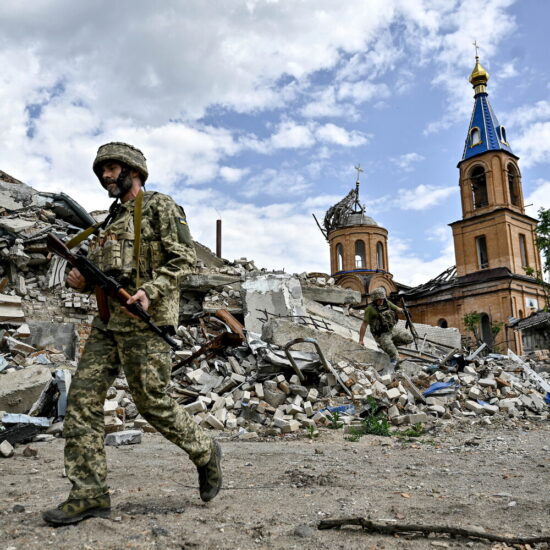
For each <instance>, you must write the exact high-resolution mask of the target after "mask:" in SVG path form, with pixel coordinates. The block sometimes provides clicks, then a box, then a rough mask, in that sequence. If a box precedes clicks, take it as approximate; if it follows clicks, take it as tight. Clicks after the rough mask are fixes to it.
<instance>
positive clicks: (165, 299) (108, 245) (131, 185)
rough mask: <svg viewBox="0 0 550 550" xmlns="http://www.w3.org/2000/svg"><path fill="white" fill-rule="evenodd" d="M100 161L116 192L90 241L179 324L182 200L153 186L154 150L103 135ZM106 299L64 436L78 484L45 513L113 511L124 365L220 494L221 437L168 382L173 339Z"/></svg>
mask: <svg viewBox="0 0 550 550" xmlns="http://www.w3.org/2000/svg"><path fill="white" fill-rule="evenodd" d="M93 170H94V172H95V174H96V175H97V177H98V179H99V181H100V183H101V185H102V186H103V187H104V189H105V190H106V191H107V192H108V194H109V196H110V197H113V198H115V199H116V201H115V202H114V203H113V206H112V207H111V209H110V214H109V216H108V218H107V219H106V221H105V222H104V223H103V224H102V226H101V227H100V228H99V230H98V231H97V232H96V235H95V237H94V239H93V241H92V243H91V244H90V248H89V258H90V260H92V261H93V262H94V263H95V264H96V265H97V266H98V267H99V268H100V269H102V270H103V271H105V272H106V273H108V274H109V275H112V276H114V277H116V278H117V280H118V281H119V282H120V283H122V284H123V285H124V286H125V287H126V288H127V289H128V291H129V292H130V294H131V295H132V296H131V298H130V299H129V300H128V304H130V303H134V302H139V303H140V304H141V306H142V307H143V309H145V310H147V311H148V312H149V313H150V314H151V317H152V321H153V322H154V323H156V324H157V325H159V326H164V327H172V328H174V327H175V326H176V323H177V320H178V311H179V281H180V279H181V277H182V276H183V275H185V274H187V273H189V272H190V271H191V270H192V269H193V265H194V262H195V250H194V247H193V241H192V239H191V235H190V232H189V228H188V226H187V222H186V219H185V213H184V212H183V209H182V208H180V207H179V206H178V205H176V203H175V202H174V201H173V200H172V199H171V198H170V197H168V196H166V195H163V194H161V193H157V192H154V191H144V189H143V187H144V184H145V181H146V179H147V176H148V170H147V165H146V162H145V157H144V156H143V153H142V152H141V151H140V150H139V149H136V148H135V147H132V146H131V145H127V144H125V143H119V142H114V143H107V144H106V145H102V146H101V147H100V148H99V150H98V152H97V156H96V158H95V160H94V163H93ZM77 239H78V237H77ZM67 284H68V285H70V286H71V287H73V288H75V289H78V290H80V291H82V290H85V289H87V288H88V284H87V281H86V280H85V279H84V278H83V277H82V275H81V273H80V272H79V271H78V270H77V269H74V268H73V269H72V270H71V271H70V272H69V274H68V276H67ZM104 309H106V312H105V311H103V314H101V315H98V316H97V317H96V318H95V319H94V321H93V323H92V331H91V334H90V336H89V338H88V340H87V342H86V346H85V348H84V352H83V354H82V359H81V360H80V363H79V365H78V369H77V372H76V374H75V376H74V377H73V380H72V384H71V387H70V391H69V398H68V408H67V415H66V417H65V423H64V437H65V469H66V472H67V477H68V478H69V480H70V482H71V483H72V489H71V492H70V494H69V497H68V499H67V500H65V501H64V502H62V503H61V504H60V505H59V506H57V507H56V508H53V509H50V510H47V511H45V512H44V513H43V518H44V520H45V521H46V522H48V523H50V524H53V525H63V524H70V523H76V522H78V521H81V520H82V519H85V518H87V517H92V516H97V517H104V516H107V515H108V514H109V512H110V509H111V502H110V496H109V493H108V487H107V484H106V476H107V464H106V460H105V449H104V437H105V427H104V419H103V405H104V401H105V396H106V393H107V390H108V388H109V387H110V386H111V385H112V384H113V382H114V380H115V378H116V377H117V375H118V373H119V370H121V369H122V371H123V372H124V374H125V375H126V379H127V382H128V386H129V388H130V391H131V393H132V395H133V397H134V401H135V404H136V406H137V408H138V410H139V412H140V413H141V414H142V416H143V417H144V418H145V419H146V420H147V421H148V422H150V423H151V425H152V426H154V428H156V430H158V431H159V432H160V433H161V434H162V435H163V436H164V437H166V438H167V439H168V440H170V441H171V442H172V443H175V444H176V445H177V446H178V447H180V448H182V449H183V450H184V451H185V452H186V453H187V454H188V455H189V458H190V459H191V460H192V461H193V463H194V464H195V465H196V467H197V470H198V474H199V491H200V497H201V499H202V500H203V501H209V500H212V499H213V498H214V497H215V496H216V494H217V493H218V491H219V490H220V488H221V484H222V473H221V467H220V461H221V449H220V447H219V445H218V443H217V442H216V441H214V440H212V439H211V438H210V437H209V436H208V435H206V433H205V432H204V431H203V430H202V429H201V428H200V427H199V426H198V425H197V424H196V423H195V421H194V420H193V418H192V417H191V416H190V415H189V414H188V413H187V411H186V410H185V409H184V408H183V407H181V406H179V405H178V404H177V403H176V402H175V401H174V400H173V399H171V398H170V397H169V396H168V395H167V394H166V392H165V389H166V386H167V384H168V382H169V381H170V374H171V360H170V350H169V346H168V344H167V343H165V342H164V340H162V339H161V338H159V337H158V336H157V335H156V334H154V333H153V332H150V331H148V330H147V328H146V325H145V324H144V323H143V322H142V321H141V320H139V319H137V318H136V317H134V316H133V315H131V314H130V313H129V312H128V311H127V310H126V309H125V308H123V307H121V306H120V305H119V304H118V303H114V302H109V303H108V304H107V305H106V308H104ZM100 312H101V309H100Z"/></svg>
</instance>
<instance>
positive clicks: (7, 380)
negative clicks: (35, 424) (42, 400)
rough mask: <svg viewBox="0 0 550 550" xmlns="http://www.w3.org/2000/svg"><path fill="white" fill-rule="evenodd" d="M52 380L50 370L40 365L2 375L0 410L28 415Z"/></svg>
mask: <svg viewBox="0 0 550 550" xmlns="http://www.w3.org/2000/svg"><path fill="white" fill-rule="evenodd" d="M51 379H52V375H51V373H50V370H49V369H48V368H46V367H43V366H39V365H31V366H30V367H26V368H24V369H22V370H18V371H14V372H10V373H7V374H2V384H1V385H0V410H3V411H8V412H13V413H26V412H27V411H29V409H30V408H31V407H32V405H33V404H34V402H35V401H36V400H37V399H38V397H39V396H40V394H41V393H42V389H43V388H44V386H45V385H46V384H49V383H50V381H51Z"/></svg>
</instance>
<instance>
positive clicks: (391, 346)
mask: <svg viewBox="0 0 550 550" xmlns="http://www.w3.org/2000/svg"><path fill="white" fill-rule="evenodd" d="M371 298H372V302H371V303H370V304H369V305H368V306H367V308H366V309H365V316H364V317H363V323H362V324H361V328H360V329H359V343H360V344H361V345H363V344H364V340H365V332H366V331H367V327H368V326H369V325H370V331H371V333H372V335H373V336H374V339H375V340H376V343H377V344H378V345H379V346H380V347H381V348H382V349H383V350H384V351H385V352H386V353H387V354H388V355H389V356H390V362H391V364H392V365H393V366H394V367H395V366H397V364H398V362H399V353H398V351H397V347H396V346H405V345H407V344H410V343H412V341H413V339H412V336H411V335H410V334H409V333H408V332H407V331H406V330H403V329H399V328H397V326H396V325H397V314H398V313H403V310H402V309H401V308H400V307H397V306H396V305H395V304H393V303H392V302H390V301H389V300H388V299H387V298H386V290H385V289H384V288H383V287H379V288H376V289H375V290H373V291H372V293H371Z"/></svg>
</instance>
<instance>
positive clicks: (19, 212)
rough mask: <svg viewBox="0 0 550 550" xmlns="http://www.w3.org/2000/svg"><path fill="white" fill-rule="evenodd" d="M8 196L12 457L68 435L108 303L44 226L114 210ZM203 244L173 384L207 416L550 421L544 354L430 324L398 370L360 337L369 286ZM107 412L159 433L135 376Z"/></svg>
mask: <svg viewBox="0 0 550 550" xmlns="http://www.w3.org/2000/svg"><path fill="white" fill-rule="evenodd" d="M0 202H1V205H2V208H1V210H0V346H1V347H0V416H1V418H0V446H1V448H0V453H1V454H2V455H3V456H10V455H11V454H12V453H13V445H14V444H17V443H21V442H25V441H30V440H36V439H39V440H40V439H42V440H44V439H47V438H50V437H54V436H56V435H58V436H59V435H61V434H62V426H63V418H64V413H65V407H66V402H67V393H68V390H69V387H70V383H71V376H72V373H74V371H75V368H76V364H77V360H78V357H79V355H80V351H81V348H82V345H83V343H84V342H85V340H86V337H87V335H88V332H89V327H90V322H91V320H92V318H93V316H94V314H95V312H96V303H95V298H94V296H93V295H87V294H82V293H79V292H76V291H74V290H73V289H70V288H65V286H64V284H63V280H64V273H65V265H64V264H63V263H60V262H59V261H58V260H57V259H56V258H51V257H50V256H49V254H48V251H47V247H46V236H47V235H48V234H49V233H54V234H55V235H56V236H58V237H59V238H61V239H63V240H67V239H68V238H70V237H71V236H72V235H74V234H75V233H77V232H79V231H81V229H82V228H83V227H87V226H89V225H90V224H92V223H94V222H95V221H96V219H97V218H100V216H101V215H102V214H101V213H95V216H94V217H92V216H91V215H90V214H88V213H86V212H85V211H84V209H83V208H82V207H81V206H80V205H78V203H76V202H75V201H74V200H73V199H71V198H70V197H69V196H67V195H65V194H63V193H61V194H51V193H40V192H37V191H35V190H34V189H32V188H31V187H29V186H27V185H25V184H23V183H22V182H19V181H17V180H15V179H14V178H11V177H10V176H8V175H7V174H5V173H0ZM83 246H84V248H85V246H86V245H85V244H84V245H83ZM195 248H196V250H197V262H196V272H195V273H194V274H192V275H189V276H188V277H186V278H185V280H183V281H182V282H181V306H180V318H179V327H178V329H177V333H176V338H177V339H178V343H179V344H180V349H179V350H177V351H175V352H174V354H173V364H174V367H173V373H172V374H173V376H172V381H171V383H170V385H169V388H168V392H169V394H170V395H171V396H172V397H173V398H174V399H176V400H177V401H178V402H179V403H181V404H182V405H183V406H185V407H186V409H187V410H188V412H189V413H190V414H191V415H192V416H193V418H194V419H195V421H196V422H197V423H199V424H201V425H202V426H205V427H209V428H212V429H217V430H228V431H231V432H234V433H235V434H237V435H238V436H239V437H243V438H248V437H258V436H263V435H271V436H277V435H284V434H299V433H302V434H304V433H306V434H307V433H309V434H314V433H316V432H317V430H318V429H320V428H322V427H323V426H334V425H335V424H336V425H339V424H352V423H353V422H361V418H362V417H363V416H365V415H370V414H374V413H376V414H379V415H382V416H383V417H384V418H385V419H387V421H388V422H390V423H391V424H392V425H394V426H402V425H407V424H408V425H416V424H419V423H423V424H426V425H437V424H438V423H441V422H455V421H464V420H475V421H479V420H481V421H484V422H491V421H492V420H491V419H494V418H501V419H506V420H511V421H514V419H517V418H519V419H525V418H531V417H533V418H547V417H548V408H547V401H548V395H549V394H548V393H547V392H548V391H549V390H550V386H548V382H547V375H546V374H545V373H544V372H536V371H535V369H536V370H539V371H540V370H541V368H544V367H545V366H546V365H547V363H545V362H544V361H542V362H541V361H538V362H533V361H531V362H530V361H529V360H523V359H521V358H519V357H517V356H515V355H514V354H513V353H511V354H510V355H508V356H504V355H494V354H493V355H489V356H482V355H481V352H482V350H477V351H474V352H473V353H468V352H465V350H463V348H462V345H461V335H460V332H459V331H458V330H457V329H454V328H440V327H434V326H430V325H421V324H417V325H416V333H417V339H416V342H415V344H414V345H411V346H409V347H407V348H401V349H400V352H401V354H402V357H403V358H405V361H404V362H403V364H402V369H401V371H399V372H397V373H396V372H393V371H392V369H391V368H390V365H389V361H388V358H387V356H386V355H385V354H384V353H383V352H381V351H380V350H379V348H378V346H377V345H376V343H375V341H374V339H373V338H372V337H371V336H370V334H367V338H366V345H365V346H361V345H359V344H358V342H357V340H358V332H359V327H360V325H361V315H360V314H359V313H358V312H356V311H355V310H354V309H353V306H357V305H358V304H360V302H361V299H362V295H361V293H360V292H358V291H354V290H352V289H345V288H341V287H339V286H337V285H336V284H335V283H336V281H335V279H334V278H332V277H330V276H328V275H323V274H319V273H316V274H307V273H302V274H299V275H288V274H285V273H282V272H268V271H267V270H265V269H258V268H257V267H256V266H255V265H254V262H253V261H250V260H247V259H245V258H243V259H240V260H236V261H234V262H229V261H227V260H224V259H222V258H219V257H217V256H216V255H214V254H213V253H212V252H211V251H210V250H209V249H208V248H207V247H205V246H203V245H201V244H200V243H195ZM382 275H384V274H382ZM376 284H378V282H377V283H376ZM400 323H403V322H402V321H400ZM104 414H105V429H106V433H107V436H108V442H110V443H113V444H122V443H135V442H138V441H139V438H140V437H141V435H140V434H141V433H142V432H143V431H152V430H153V428H152V427H151V426H150V425H148V423H147V422H146V421H145V420H144V419H143V418H141V417H140V415H139V412H138V410H137V408H136V406H135V405H134V403H133V401H132V396H131V394H130V393H129V392H128V386H127V384H126V381H125V379H124V377H123V376H122V375H121V376H119V378H117V380H116V381H115V383H114V385H113V387H111V388H109V391H108V394H107V400H106V402H105V406H104Z"/></svg>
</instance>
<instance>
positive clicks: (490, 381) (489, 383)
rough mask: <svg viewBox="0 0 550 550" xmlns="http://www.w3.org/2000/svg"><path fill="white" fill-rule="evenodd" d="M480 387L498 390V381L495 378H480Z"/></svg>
mask: <svg viewBox="0 0 550 550" xmlns="http://www.w3.org/2000/svg"><path fill="white" fill-rule="evenodd" d="M477 383H478V384H479V385H480V386H483V387H489V388H496V387H497V381H496V380H495V379H494V378H480V379H479V380H478V382H477Z"/></svg>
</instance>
